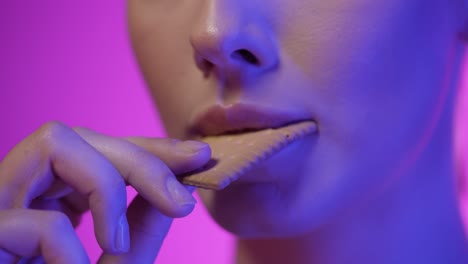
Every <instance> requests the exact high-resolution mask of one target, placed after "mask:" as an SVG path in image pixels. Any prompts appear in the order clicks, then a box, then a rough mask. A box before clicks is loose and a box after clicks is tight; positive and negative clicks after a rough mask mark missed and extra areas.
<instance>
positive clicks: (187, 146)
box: [177, 140, 208, 154]
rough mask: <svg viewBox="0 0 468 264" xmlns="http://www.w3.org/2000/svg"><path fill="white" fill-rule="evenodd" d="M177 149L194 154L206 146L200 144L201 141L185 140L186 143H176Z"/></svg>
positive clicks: (202, 143) (206, 145)
mask: <svg viewBox="0 0 468 264" xmlns="http://www.w3.org/2000/svg"><path fill="white" fill-rule="evenodd" d="M177 147H178V148H180V149H181V150H182V151H184V152H188V153H190V154H195V153H198V152H200V151H201V150H202V149H205V148H207V147H208V144H206V143H204V142H201V141H195V140H187V141H181V142H179V143H177Z"/></svg>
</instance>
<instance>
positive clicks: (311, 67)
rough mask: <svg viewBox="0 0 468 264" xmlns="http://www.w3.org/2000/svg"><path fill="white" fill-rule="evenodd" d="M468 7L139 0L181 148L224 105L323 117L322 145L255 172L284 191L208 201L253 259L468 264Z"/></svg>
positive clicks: (168, 121)
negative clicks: (467, 150) (466, 213)
mask: <svg viewBox="0 0 468 264" xmlns="http://www.w3.org/2000/svg"><path fill="white" fill-rule="evenodd" d="M463 4H464V3H463V2H462V1H457V0H452V1H447V0H431V1H427V0H414V1H407V0H395V1H387V0H330V1H307V0H290V1H284V0H269V1H266V0H235V1H234V0H225V1H211V0H207V1H177V2H174V1H169V0H160V1H154V2H153V1H140V0H129V25H130V33H131V37H132V43H133V47H134V50H135V53H136V56H137V58H138V61H139V64H140V67H141V69H142V71H143V74H144V76H145V78H146V80H147V82H148V86H149V88H150V90H151V92H152V94H153V97H154V101H155V103H156V105H157V107H158V110H159V113H160V114H161V118H162V120H163V122H164V125H165V128H166V130H167V132H168V134H169V135H170V136H171V137H177V138H187V137H189V134H188V131H187V127H188V126H189V122H190V116H192V115H193V113H194V112H198V111H201V109H203V108H205V107H207V106H210V105H213V104H217V103H221V104H226V105H228V104H236V103H250V104H255V105H261V106H267V107H279V108H282V109H289V110H291V111H300V112H301V113H304V114H307V115H309V116H311V117H313V118H314V119H316V120H317V121H318V124H319V131H320V133H319V134H318V135H316V137H315V138H311V139H309V140H305V141H303V142H302V144H301V145H300V146H291V148H288V149H287V150H286V151H285V152H284V153H280V154H279V155H277V156H275V158H274V159H271V160H269V161H268V162H265V163H264V164H262V165H261V166H259V167H258V168H256V169H255V170H253V171H251V172H250V173H251V174H264V175H265V177H266V178H271V179H275V180H272V181H271V183H269V184H245V185H236V186H233V187H232V188H228V189H226V190H224V191H221V192H214V191H205V190H200V192H199V193H200V195H201V197H202V198H203V202H204V204H205V206H206V207H207V208H208V210H209V212H210V213H211V215H212V216H213V218H214V219H215V220H217V222H218V223H219V224H220V225H221V226H223V227H224V228H225V229H227V230H229V231H231V232H233V233H234V234H236V235H238V236H239V243H238V259H237V261H238V263H242V264H249V263H315V264H317V263H318V264H320V263H327V264H333V263H384V264H385V263H467V262H468V256H467V254H468V253H467V252H468V251H467V247H466V245H467V243H466V238H465V236H464V233H463V227H462V223H461V216H460V213H459V210H458V206H457V199H456V188H455V174H454V168H453V164H454V162H453V159H454V158H453V145H452V134H453V133H452V132H453V131H452V127H453V125H452V123H453V105H454V97H455V95H456V92H457V87H456V84H457V80H458V78H459V73H460V61H461V58H462V57H463V54H464V50H465V45H466V44H465V43H464V42H463V41H462V39H461V38H460V37H459V36H460V35H461V34H462V33H463V32H462V30H463V29H466V28H467V27H466V26H464V25H463V24H462V22H461V21H468V19H467V17H464V16H468V12H466V10H467V9H466V7H462V5H463ZM241 50H242V54H244V55H243V56H233V54H239V51H241ZM246 52H247V54H248V56H245V54H246ZM246 58H249V59H246ZM252 58H255V60H253V59H252ZM253 62H255V63H253ZM203 65H204V66H207V65H208V66H209V67H203ZM278 168H281V169H278ZM245 177H249V175H246V176H245ZM265 227H267V228H265ZM265 230H267V231H265Z"/></svg>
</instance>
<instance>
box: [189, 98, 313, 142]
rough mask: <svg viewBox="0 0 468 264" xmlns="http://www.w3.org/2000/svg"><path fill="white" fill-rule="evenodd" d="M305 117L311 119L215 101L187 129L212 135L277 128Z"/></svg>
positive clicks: (277, 110)
mask: <svg viewBox="0 0 468 264" xmlns="http://www.w3.org/2000/svg"><path fill="white" fill-rule="evenodd" d="M305 120H312V118H311V116H310V115H308V114H307V113H304V112H300V111H285V110H280V109H276V108H273V107H264V106H258V105H252V104H245V103H237V104H231V105H228V106H222V105H219V104H216V105H212V106H210V107H208V108H207V109H206V110H205V111H202V112H201V113H200V114H198V115H195V117H194V118H193V119H192V122H191V126H190V130H191V132H192V133H194V134H197V135H202V136H212V135H220V134H227V133H235V132H241V131H253V130H261V129H266V128H276V127H281V126H284V125H287V124H291V123H295V122H299V121H305Z"/></svg>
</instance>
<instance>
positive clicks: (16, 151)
mask: <svg viewBox="0 0 468 264" xmlns="http://www.w3.org/2000/svg"><path fill="white" fill-rule="evenodd" d="M210 156H211V151H210V148H209V147H208V145H206V144H204V143H201V142H195V141H186V142H183V141H179V140H174V139H157V138H137V137H134V138H115V137H109V136H105V135H102V134H98V133H96V132H93V131H91V130H88V129H84V128H69V127H67V126H66V125H63V124H61V123H48V124H46V125H44V126H42V127H41V128H39V129H38V130H37V131H35V132H34V133H33V134H31V135H30V136H29V137H27V138H26V139H25V140H23V141H22V142H20V143H19V144H18V145H17V146H15V148H13V150H12V151H11V152H10V153H9V154H8V155H7V156H6V157H5V158H4V160H3V161H1V163H0V248H1V251H0V262H1V263H16V262H15V261H17V260H18V259H19V258H20V257H32V256H42V257H43V258H44V260H45V261H46V262H47V263H88V262H89V260H88V257H87V256H86V254H85V252H84V250H83V248H82V246H81V244H80V243H79V241H78V239H77V237H76V234H75V232H74V230H73V227H74V226H76V225H77V224H78V223H79V218H80V216H81V214H82V213H84V212H85V211H86V210H88V208H89V209H90V210H91V214H92V217H93V220H94V228H95V235H96V238H97V241H98V243H99V245H100V246H101V248H102V249H103V250H104V254H103V256H102V257H101V259H100V262H102V263H109V262H112V263H126V262H128V260H130V259H131V262H132V263H152V262H153V261H154V259H155V258H156V256H157V253H158V251H159V248H160V246H161V244H162V241H163V239H164V237H165V235H166V233H167V231H168V229H169V227H170V224H171V221H172V218H174V217H183V216H185V215H187V214H189V213H190V212H191V211H192V210H193V207H194V203H195V200H194V198H193V197H192V195H191V193H190V191H188V190H187V188H185V187H184V186H183V185H181V184H180V183H179V182H178V181H177V180H176V178H175V176H174V175H177V174H181V173H185V172H188V171H191V170H194V169H197V168H199V167H200V166H202V165H204V164H205V163H206V162H207V161H208V160H209V159H210ZM126 184H129V185H131V186H133V188H135V190H136V191H137V192H138V196H137V197H136V198H135V200H134V201H133V202H132V203H131V205H130V207H129V209H128V213H127V210H126V209H127V208H126V189H125V186H126ZM38 209H39V210H38ZM127 219H128V220H127ZM130 237H131V242H130ZM118 254H120V255H118Z"/></svg>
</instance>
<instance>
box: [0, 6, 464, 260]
mask: <svg viewBox="0 0 468 264" xmlns="http://www.w3.org/2000/svg"><path fill="white" fill-rule="evenodd" d="M125 23H126V22H125V1H124V0H120V1H115V0H113V1H111V0H100V1H95V0H80V1H63V0H42V1H37V0H26V1H1V2H0V41H1V42H0V58H1V60H2V63H1V64H0V125H1V126H0V160H1V158H2V157H3V156H4V155H5V154H6V153H7V152H8V150H10V149H11V148H12V147H13V146H14V145H15V144H17V143H18V142H19V141H20V140H21V139H23V138H24V137H26V136H27V135H28V134H30V133H31V132H33V131H34V130H35V129H37V128H38V127H39V126H40V125H41V124H43V123H45V122H47V121H50V120H60V121H62V122H65V123H67V124H68V125H71V126H73V125H80V126H86V127H90V128H93V129H95V130H97V131H99V132H102V133H105V134H110V135H117V136H124V135H144V136H164V131H163V130H162V129H161V127H160V124H159V123H160V122H159V119H158V116H157V113H156V112H155V111H154V109H153V107H152V104H151V101H150V98H149V97H148V94H147V92H146V90H145V87H144V83H143V80H142V79H141V76H140V75H139V72H138V70H137V67H136V65H135V61H134V59H133V57H132V53H131V49H130V46H129V43H128V38H127V34H126V24H125ZM466 61H467V62H468V60H466ZM467 65H468V64H467ZM466 69H468V67H466ZM466 73H467V74H465V76H468V70H467V71H466ZM466 79H467V80H466V81H465V83H466V84H468V78H466ZM465 86H466V85H465ZM466 90H467V89H465V95H464V96H463V97H459V98H460V99H461V100H464V101H466V103H464V104H460V108H464V109H465V110H463V111H459V115H458V116H459V119H461V118H463V117H464V115H466V114H468V93H467V92H466ZM464 123H467V122H466V121H465V122H464ZM459 124H460V125H459V128H458V130H457V133H458V136H459V137H458V139H457V140H458V142H459V143H458V146H459V148H458V152H459V153H462V152H465V153H468V140H466V138H464V134H467V133H465V132H463V131H467V130H468V125H463V126H465V128H462V125H461V122H459ZM465 156H468V155H465ZM464 164H467V162H464ZM465 167H467V168H468V166H465ZM133 195H134V193H133V192H131V193H130V196H133ZM467 197H468V195H467ZM464 205H465V206H464V208H466V209H465V210H466V213H465V215H466V216H467V218H468V200H467V202H466V203H465V204H464ZM79 234H80V237H81V238H82V239H83V241H84V242H85V246H86V249H87V250H88V252H89V254H90V256H91V258H92V261H93V262H94V261H95V260H96V258H97V256H98V255H99V252H100V250H99V248H98V246H97V244H96V242H95V240H94V235H93V233H92V226H91V222H90V217H89V215H87V216H86V217H85V219H84V222H83V224H82V226H81V227H80V228H79ZM232 248H233V238H232V237H231V236H230V235H229V234H227V233H226V232H224V231H222V230H221V229H220V228H219V227H218V226H216V224H214V223H213V222H212V220H211V219H210V218H209V217H208V216H207V213H206V211H205V210H204V208H203V207H202V206H197V208H196V209H195V211H194V213H193V214H192V215H190V216H189V217H187V218H185V219H180V220H176V221H175V223H174V225H173V228H172V229H171V231H170V233H169V236H168V238H167V240H166V242H165V244H164V246H163V248H162V250H161V253H160V256H159V258H158V263H163V264H164V263H190V262H191V261H195V262H196V263H208V264H210V263H230V262H231V261H230V259H232V253H233V251H232Z"/></svg>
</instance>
